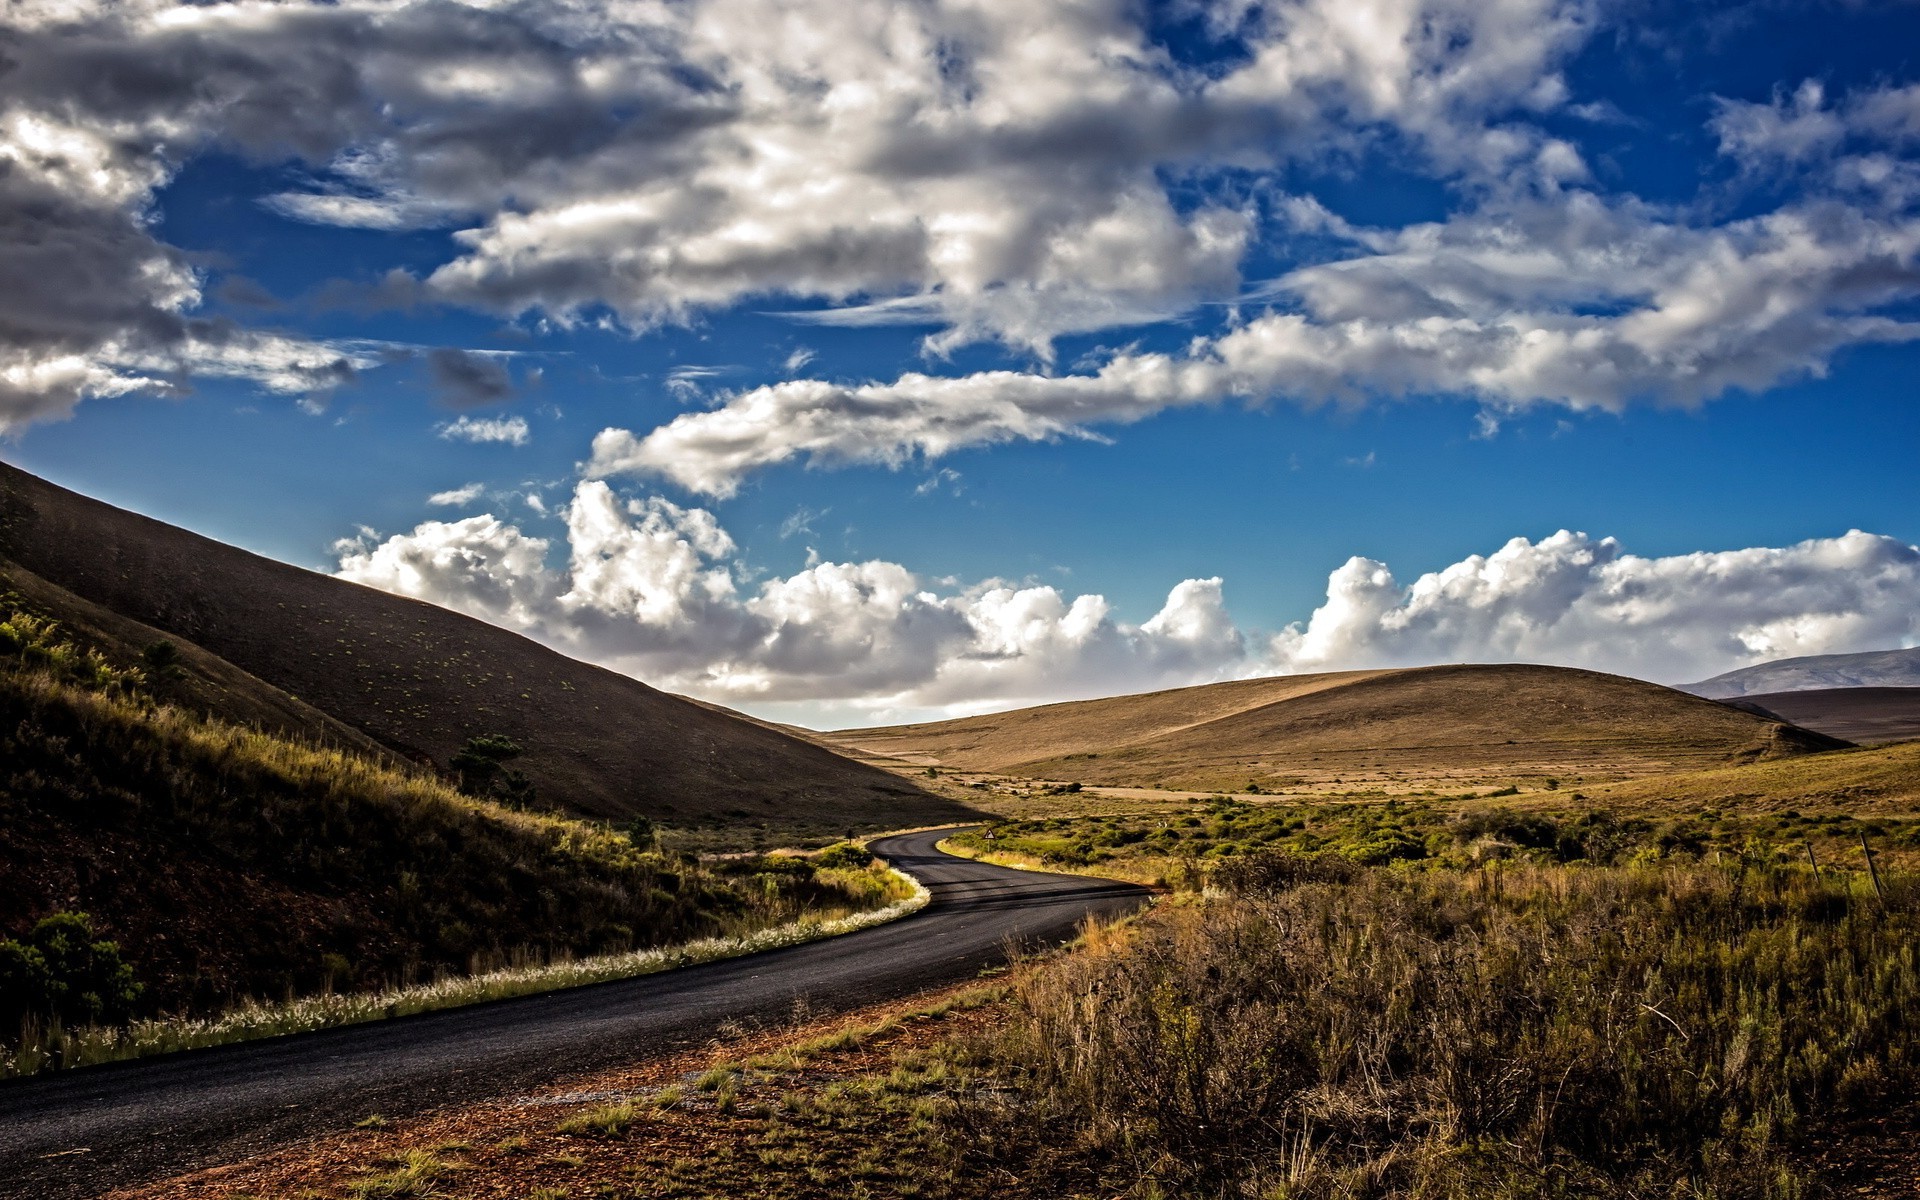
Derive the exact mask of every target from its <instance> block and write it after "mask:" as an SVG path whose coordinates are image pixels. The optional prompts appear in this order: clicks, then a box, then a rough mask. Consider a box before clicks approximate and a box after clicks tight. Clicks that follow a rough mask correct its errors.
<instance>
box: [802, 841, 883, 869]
mask: <svg viewBox="0 0 1920 1200" xmlns="http://www.w3.org/2000/svg"><path fill="white" fill-rule="evenodd" d="M813 861H814V862H815V863H816V864H818V865H819V866H822V867H825V868H827V869H828V870H832V871H858V870H862V869H864V868H866V867H868V866H871V865H872V864H873V851H871V850H869V849H867V848H866V847H865V846H862V845H861V844H859V843H858V842H840V843H838V844H836V845H832V846H828V847H827V848H826V849H825V850H822V851H820V852H819V853H818V854H816V855H814V856H813Z"/></svg>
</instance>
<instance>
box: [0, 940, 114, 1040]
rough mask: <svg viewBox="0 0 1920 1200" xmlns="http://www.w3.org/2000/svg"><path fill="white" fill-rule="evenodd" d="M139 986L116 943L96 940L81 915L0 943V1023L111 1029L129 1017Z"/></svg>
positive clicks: (16, 1025) (13, 1026)
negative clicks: (25, 1020) (35, 1022)
mask: <svg viewBox="0 0 1920 1200" xmlns="http://www.w3.org/2000/svg"><path fill="white" fill-rule="evenodd" d="M141 990H142V988H141V986H140V984H139V983H137V982H136V981H135V980H134V977H133V968H132V967H131V966H129V965H128V964H127V963H125V962H123V961H122V960H121V958H120V946H119V944H118V943H117V942H109V941H102V940H99V939H96V938H95V937H94V933H93V920H92V918H91V917H89V916H88V915H87V914H86V913H75V912H58V913H54V914H53V915H52V916H50V917H43V918H42V919H41V920H40V921H39V923H38V924H36V925H34V927H33V930H32V932H30V933H28V934H27V935H26V937H25V938H24V939H18V940H16V939H13V938H8V939H7V940H6V941H3V942H0V1021H4V1022H5V1026H4V1028H7V1029H13V1028H17V1027H18V1025H19V1023H20V1021H21V1020H22V1019H23V1018H26V1017H35V1018H38V1019H40V1020H47V1019H53V1020H58V1021H60V1022H61V1023H62V1024H66V1025H114V1024H120V1023H122V1022H124V1021H126V1020H127V1019H128V1018H129V1017H131V1016H132V1015H133V1005H134V1002H135V1001H137V1000H138V999H139V998H140V993H141Z"/></svg>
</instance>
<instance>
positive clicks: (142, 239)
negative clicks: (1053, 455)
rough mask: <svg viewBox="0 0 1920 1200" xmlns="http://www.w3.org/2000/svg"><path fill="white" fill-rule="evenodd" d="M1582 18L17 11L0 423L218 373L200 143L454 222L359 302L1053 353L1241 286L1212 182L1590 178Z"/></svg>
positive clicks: (367, 213) (1438, 10) (319, 214)
mask: <svg viewBox="0 0 1920 1200" xmlns="http://www.w3.org/2000/svg"><path fill="white" fill-rule="evenodd" d="M1590 7H1591V2H1590V0H1503V2H1501V3H1498V4H1485V3H1480V2H1478V0H1381V2H1379V3H1374V4H1370V5H1368V6H1366V8H1365V11H1364V12H1360V11H1358V10H1355V9H1354V7H1353V6H1352V5H1351V4H1349V3H1347V2H1346V0H1283V2H1282V3H1277V4H1272V5H1266V6H1262V7H1260V8H1258V9H1253V8H1247V9H1232V10H1221V13H1220V14H1215V17H1216V24H1217V25H1218V26H1219V32H1220V33H1221V34H1222V35H1223V36H1230V37H1231V38H1232V39H1233V40H1234V41H1235V42H1236V43H1237V45H1238V47H1239V48H1240V49H1241V50H1243V51H1244V55H1243V58H1242V61H1240V62H1239V64H1238V65H1237V66H1234V67H1232V68H1231V69H1228V70H1225V71H1202V70H1197V69H1194V68H1192V67H1189V66H1187V65H1184V64H1182V63H1180V62H1178V61H1176V60H1175V59H1174V58H1173V57H1171V56H1170V55H1169V54H1168V52H1167V51H1166V50H1165V49H1164V48H1162V47H1161V46H1159V45H1158V44H1156V42H1155V41H1154V40H1153V39H1152V37H1151V36H1150V35H1149V31H1148V30H1147V28H1146V27H1145V26H1144V24H1143V23H1142V21H1141V19H1140V17H1141V12H1140V10H1139V9H1138V8H1137V6H1135V5H1133V4H1132V3H1130V2H1128V0H1087V2H1086V3H1080V4H1075V5H1071V6H1059V5H1035V4H1030V3H1021V2H1018V0H941V2H937V3H928V4H922V5H911V6H901V5H898V4H895V3H892V2H891V0H834V2H832V3H827V2H824V0H808V2H806V3H802V4H799V5H798V6H796V5H795V4H794V3H792V2H791V0H702V2H700V3H691V4H682V5H659V4H654V3H651V2H648V0H610V2H609V3H605V4H599V5H594V6H592V7H591V9H590V10H589V9H586V8H582V7H581V6H579V5H577V4H572V3H568V2H566V0H529V2H527V3H520V4H512V5H479V4H442V3H436V2H434V0H340V2H338V3H318V2H305V0H295V2H291V3H284V4H272V5H261V4H255V3H217V2H215V3H194V4H186V3H171V2H167V0H138V2H133V3H114V4H108V3H104V2H87V0H34V2H32V3H25V2H20V3H14V4H10V5H8V6H6V7H5V8H4V10H0V31H4V33H5V36H6V37H7V38H8V41H9V55H8V58H9V64H10V65H9V68H8V88H7V97H6V99H5V101H4V102H0V164H4V165H5V167H6V170H5V171H4V172H0V244H4V245H5V246H7V247H8V250H9V253H8V254H7V255H5V256H0V262H4V264H5V266H0V371H4V372H6V375H5V378H4V380H3V381H0V386H4V388H5V391H4V392H0V419H5V420H6V421H7V422H8V423H9V424H10V425H18V424H21V423H24V422H26V421H30V420H34V419H43V418H46V417H51V416H57V415H59V414H61V413H64V412H66V411H68V410H69V409H70V408H71V407H72V405H73V404H74V403H76V402H77V401H78V400H79V399H80V398H81V397H83V396H85V395H90V394H106V393H118V392H124V391H129V390H140V389H152V388H156V387H166V386H170V384H171V383H172V382H173V381H172V380H170V379H167V378H163V377H160V376H157V375H152V374H148V373H143V372H144V368H142V367H141V364H140V360H141V359H143V358H146V357H155V356H157V357H160V358H165V359H167V360H168V361H169V362H170V363H171V364H173V365H174V367H175V368H176V369H178V370H184V371H186V372H189V373H200V372H202V371H203V370H210V369H211V368H210V367H206V366H205V365H204V364H202V363H201V362H200V361H199V360H198V359H197V358H196V357H195V356H194V355H192V354H190V353H187V352H186V347H187V345H188V343H189V342H190V341H191V340H192V338H190V336H189V334H190V333H191V332H192V330H191V329H190V326H193V324H194V322H193V320H192V318H191V317H190V316H189V314H190V313H191V311H192V310H193V309H194V308H196V307H197V306H198V304H199V295H200V289H201V285H202V282H203V281H202V278H201V276H202V274H203V272H202V271H201V270H200V269H197V268H195V267H194V266H193V265H191V264H190V263H189V261H188V259H187V257H186V256H185V255H183V254H182V253H180V252H179V251H177V250H175V249H174V248H172V247H170V246H167V245H166V244H164V243H163V242H161V241H159V240H158V238H157V236H156V227H155V226H153V225H152V224H151V223H150V222H149V221H148V219H147V218H148V216H149V215H150V212H151V209H152V206H153V203H154V200H155V197H156V195H157V193H158V191H159V189H161V188H162V187H163V186H165V184H166V183H167V182H168V181H169V180H170V179H171V178H172V177H173V176H174V174H175V172H176V171H177V170H178V169H179V168H180V166H181V165H182V164H184V163H186V162H188V161H189V160H191V159H192V158H194V157H195V156H196V155H199V154H203V153H206V152H207V151H209V150H210V149H214V148H219V149H221V150H224V151H228V152H234V153H238V154H242V155H247V156H253V157H256V158H258V159H260V160H263V161H276V162H280V161H287V160H288V159H292V160H294V161H296V162H297V163H299V164H300V166H301V167H302V169H304V170H305V171H307V172H308V173H309V176H310V177H309V179H308V181H307V183H306V184H305V185H304V186H300V185H296V186H293V187H289V188H286V189H284V190H282V191H280V192H278V193H276V194H274V195H272V196H270V197H268V198H267V200H266V204H267V206H268V207H269V208H270V209H271V210H273V211H275V212H277V213H279V214H281V215H283V216H286V217H289V218H291V219H295V220H301V221H308V222H319V223H326V224H333V225H340V226H346V227H354V228H364V229H373V230H380V231H398V230H406V229H414V228H422V227H432V226H440V227H445V226H449V225H451V226H455V227H457V228H458V232H457V233H456V238H457V243H458V247H459V249H458V250H457V252H456V253H455V255H454V257H453V258H452V259H451V260H450V261H447V262H445V263H442V264H440V265H439V266H438V267H437V268H435V269H431V270H429V271H427V272H426V273H425V276H424V278H413V277H411V276H407V275H405V274H404V273H396V274H394V275H392V276H389V277H388V279H387V280H386V282H385V284H384V285H383V288H384V292H385V293H396V292H403V293H405V294H406V296H407V297H408V298H410V299H421V298H427V299H438V300H441V301H447V302H452V303H457V304H464V305H469V306H473V307H477V308H481V309H486V310H490V311H495V312H501V313H510V314H518V313H524V312H539V313H541V314H543V315H544V316H545V317H547V318H549V319H551V320H552V321H554V322H557V323H559V324H562V325H564V324H568V323H573V322H580V321H590V322H596V323H597V322H604V321H607V320H609V319H611V320H614V321H617V322H619V323H624V324H625V325H626V326H628V327H630V328H633V329H645V328H647V327H649V326H651V325H654V324H656V323H658V322H661V321H673V320H681V319H685V318H688V317H690V316H692V315H695V314H697V313H699V312H701V311H703V310H711V309H716V308H724V307H728V306H731V305H734V304H737V303H739V302H741V301H743V300H745V299H748V298H750V297H760V296H781V297H788V298H800V299H804V300H807V301H810V302H821V303H825V304H827V305H830V306H833V307H832V308H831V309H829V310H828V311H826V312H823V313H821V312H817V313H815V319H819V320H826V321H839V322H856V323H857V322H871V321H907V322H921V323H927V324H929V325H931V326H933V327H934V328H935V330H936V332H935V333H934V334H933V335H932V337H931V338H930V345H932V346H933V347H934V348H935V349H946V348H950V347H953V346H955V345H958V344H959V343H961V342H964V341H968V340H974V339H982V338H991V339H998V340H1001V341H1003V342H1006V343H1008V344H1010V345H1015V346H1021V347H1030V348H1032V349H1033V350H1034V351H1036V352H1037V353H1039V354H1041V355H1042V356H1044V355H1046V354H1047V353H1049V351H1050V344H1051V341H1052V339H1053V338H1054V337H1055V336H1057V335H1058V334H1060V333H1062V332H1066V331H1072V330H1084V329H1095V328H1100V327H1104V326H1108V325H1113V324H1125V323H1130V322H1139V321H1147V320H1154V319H1159V318H1161V317H1164V316H1167V315H1169V314H1172V313H1177V312H1179V311H1181V310H1182V309H1184V308H1186V307H1188V306H1190V305H1192V304H1194V303H1195V302H1196V301H1201V300H1205V299H1209V298H1221V297H1226V296H1230V295H1231V294H1232V293H1233V292H1234V290H1235V289H1236V288H1237V287H1238V285H1239V282H1240V263H1241V260H1242V258H1243V256H1244V254H1245V252H1246V250H1247V248H1248V246H1249V245H1250V244H1252V242H1253V241H1254V240H1255V238H1256V235H1257V229H1256V215H1255V213H1254V211H1253V209H1252V208H1250V207H1249V206H1248V204H1247V203H1246V202H1245V201H1244V200H1243V199H1241V198H1240V197H1239V195H1238V194H1237V192H1236V191H1235V190H1234V189H1231V188H1228V187H1226V186H1221V185H1219V184H1218V182H1217V180H1215V179H1214V178H1213V176H1214V175H1216V174H1217V173H1219V172H1221V171H1244V170H1247V169H1253V170H1256V171H1261V170H1268V169H1271V168H1274V167H1277V166H1280V165H1284V164H1286V163H1288V162H1292V161H1297V160H1301V159H1307V158H1311V157H1313V156H1316V155H1319V154H1323V153H1326V152H1328V151H1329V150H1337V151H1341V152H1344V151H1346V150H1350V149H1352V148H1354V147H1357V146H1362V145H1365V144H1370V143H1386V142H1393V143H1395V144H1397V145H1398V144H1404V147H1405V149H1406V153H1407V154H1408V155H1410V156H1411V157H1412V158H1414V159H1416V160H1418V162H1419V163H1420V164H1421V165H1422V167H1423V169H1427V170H1430V171H1433V172H1438V173H1439V174H1441V175H1442V176H1444V177H1447V178H1455V179H1460V178H1470V179H1472V180H1474V181H1476V185H1478V184H1485V183H1487V182H1490V181H1494V180H1498V179H1502V178H1506V177H1508V176H1510V175H1518V176H1521V177H1524V178H1527V179H1533V178H1540V179H1549V178H1560V177H1565V176H1567V174H1568V173H1569V172H1574V173H1576V174H1577V166H1578V164H1577V161H1574V160H1577V155H1574V154H1573V153H1572V151H1571V150H1570V149H1569V148H1566V147H1563V146H1560V145H1558V144H1557V143H1555V142H1553V140H1552V139H1550V138H1546V137H1545V136H1543V135H1542V134H1540V133H1539V132H1538V131H1537V130H1536V129H1534V128H1533V127H1532V125H1531V124H1529V122H1530V121H1531V120H1532V119H1533V118H1534V117H1535V116H1537V115H1538V114H1540V113H1542V112H1546V111H1549V110H1551V109H1553V108H1555V107H1556V106H1559V105H1561V104H1562V103H1563V99H1564V93H1565V85H1564V84H1563V83H1562V82H1561V81H1560V78H1559V74H1558V65H1559V64H1560V63H1561V62H1562V61H1564V60H1565V59H1566V58H1567V57H1569V56H1570V55H1571V54H1572V53H1573V52H1574V51H1575V50H1577V49H1578V47H1579V45H1580V43H1581V42H1582V41H1583V40H1584V39H1585V38H1586V37H1587V36H1588V33H1589V32H1590V29H1591V26H1592V17H1591V14H1590V11H1589V10H1590ZM1228 12H1231V13H1232V14H1234V15H1232V16H1231V17H1230V18H1229V17H1228V16H1225V15H1223V14H1226V13H1228ZM1556 163H1557V165H1553V164H1556ZM1242 190H1243V189H1242ZM212 331H213V327H212V326H210V325H206V324H204V323H202V324H201V325H200V327H199V335H198V336H199V340H200V341H202V342H204V341H206V340H207V336H206V335H207V334H208V333H210V332H212ZM322 349H324V348H323V347H322ZM116 350H117V352H118V356H117V357H116V354H115V353H114V352H115V351H116ZM222 361H225V362H226V363H227V364H228V365H229V366H234V365H236V360H235V359H234V357H233V356H231V355H229V356H227V357H226V358H225V359H224V360H222ZM76 363H77V364H78V366H76V365H75V364H76ZM267 370H269V371H271V368H267ZM247 377H249V378H251V377H253V376H252V375H248V376H247ZM268 378H270V379H271V378H274V377H273V376H271V375H269V376H268Z"/></svg>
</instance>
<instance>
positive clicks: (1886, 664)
mask: <svg viewBox="0 0 1920 1200" xmlns="http://www.w3.org/2000/svg"><path fill="white" fill-rule="evenodd" d="M1853 687H1920V647H1916V648H1914V649H1911V650H1874V651H1869V652H1867V653H1865V654H1816V655H1810V656H1808V657H1805V658H1782V659H1776V660H1774V661H1773V662H1765V663H1760V664H1759V665H1757V666H1752V667H1742V668H1741V669H1740V670H1738V671H1728V672H1727V673H1726V674H1724V675H1715V676H1714V677H1713V678H1712V679H1703V680H1701V681H1700V682H1699V683H1687V684H1682V685H1681V686H1680V690H1681V691H1683V692H1692V693H1693V694H1694V695H1696V696H1705V697H1707V698H1708V699H1709V700H1728V699H1733V698H1735V697H1739V696H1757V695H1759V694H1760V693H1763V692H1765V693H1774V692H1799V691H1806V690H1808V689H1811V688H1853Z"/></svg>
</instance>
